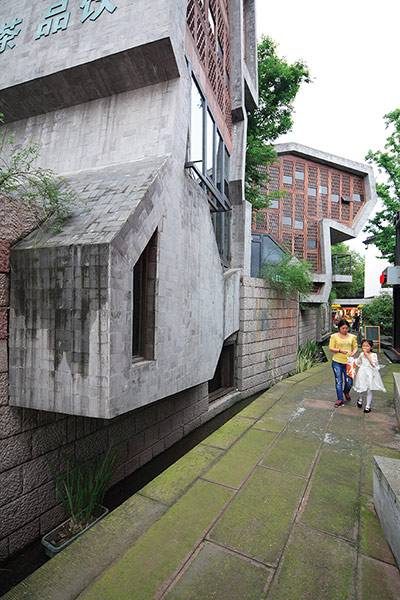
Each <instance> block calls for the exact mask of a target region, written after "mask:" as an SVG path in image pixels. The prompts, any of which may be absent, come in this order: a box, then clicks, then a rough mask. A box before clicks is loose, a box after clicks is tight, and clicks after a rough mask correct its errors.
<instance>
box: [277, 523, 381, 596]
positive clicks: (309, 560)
mask: <svg viewBox="0 0 400 600" xmlns="http://www.w3.org/2000/svg"><path fill="white" fill-rule="evenodd" d="M355 564H356V552H355V549H354V548H353V547H352V546H351V545H350V544H347V543H346V542H343V541H341V540H337V539H335V538H332V537H331V536H328V535H325V534H323V533H319V532H316V531H313V530H311V529H308V528H306V527H304V526H302V525H296V526H295V529H294V533H293V535H292V536H291V539H290V542H289V545H288V548H287V551H286V553H285V556H284V558H283V563H282V569H281V570H280V572H278V574H277V576H276V578H275V581H274V582H273V586H272V589H271V591H270V593H269V595H268V600H350V598H352V592H353V572H354V569H355ZM375 600H378V597H376V598H375ZM382 600H383V599H382Z"/></svg>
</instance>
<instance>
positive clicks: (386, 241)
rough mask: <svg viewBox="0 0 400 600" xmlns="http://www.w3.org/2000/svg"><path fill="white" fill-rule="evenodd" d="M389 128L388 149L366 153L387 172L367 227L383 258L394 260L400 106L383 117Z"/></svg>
mask: <svg viewBox="0 0 400 600" xmlns="http://www.w3.org/2000/svg"><path fill="white" fill-rule="evenodd" d="M384 120H385V125H386V129H390V130H391V132H390V134H389V136H388V138H387V140H386V144H385V149H384V150H378V151H377V152H372V150H370V151H369V152H368V154H367V157H366V158H367V160H368V162H370V163H371V164H373V165H375V166H377V167H378V170H379V173H383V174H384V176H385V177H384V183H382V182H380V183H377V185H376V191H377V194H378V196H379V198H380V200H381V205H382V206H383V209H382V210H379V211H378V212H377V213H376V215H375V216H374V217H373V218H372V219H371V220H370V221H369V223H368V225H367V227H366V231H367V232H369V233H371V234H372V236H373V241H374V244H375V245H376V247H377V248H378V249H379V250H380V251H381V254H382V256H383V257H384V258H386V259H388V260H389V261H390V262H391V263H393V262H394V249H395V238H396V236H395V226H394V219H395V216H396V214H397V211H399V210H400V108H397V109H396V110H394V111H392V112H390V113H388V114H387V115H385V117H384Z"/></svg>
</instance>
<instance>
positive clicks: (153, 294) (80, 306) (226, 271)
mask: <svg viewBox="0 0 400 600" xmlns="http://www.w3.org/2000/svg"><path fill="white" fill-rule="evenodd" d="M81 4H82V3H80V2H77V1H75V0H74V1H72V0H69V2H68V1H65V2H64V1H63V2H54V1H53V2H52V1H51V0H48V1H46V0H43V1H41V2H39V3H37V2H36V3H32V2H30V1H29V0H17V1H15V0H5V1H4V2H2V3H1V6H0V25H1V27H3V29H4V35H3V37H2V41H1V43H0V63H1V66H2V68H0V112H2V113H4V115H5V120H6V132H7V134H8V133H9V134H11V135H12V136H13V139H14V141H15V144H16V145H27V144H30V143H37V144H38V145H39V146H40V151H41V153H40V165H41V166H42V167H48V168H51V169H53V170H54V171H55V172H56V173H57V174H59V175H62V176H64V177H65V178H66V179H67V181H68V183H69V185H70V186H71V188H73V190H74V191H75V192H76V194H77V197H78V199H79V202H78V205H77V207H76V208H75V209H74V213H73V215H72V216H71V217H70V218H69V219H68V220H67V222H66V223H65V224H64V226H63V228H62V231H61V232H59V233H57V234H56V233H54V232H53V231H52V230H50V229H43V228H41V229H35V228H36V226H37V224H38V220H40V214H34V213H32V212H31V211H30V209H29V208H27V207H26V206H25V205H24V204H23V197H21V198H18V197H17V196H16V197H13V198H5V197H1V199H0V227H1V228H0V303H1V308H0V338H1V339H0V386H1V387H0V457H1V458H0V560H2V559H5V558H7V557H8V556H10V555H12V554H14V553H15V552H18V551H19V550H20V549H22V548H23V547H24V546H26V545H27V544H29V543H30V542H31V541H32V540H34V539H36V538H38V537H39V536H40V535H43V534H44V533H46V532H47V531H48V530H49V529H51V528H52V527H53V526H54V525H56V524H58V523H59V522H60V520H62V518H63V512H62V509H61V507H60V506H59V505H58V504H57V500H56V498H55V494H54V477H55V476H56V475H57V473H59V472H60V470H62V469H63V467H64V466H65V464H66V460H67V459H69V460H72V461H84V460H89V459H91V458H93V457H95V456H97V455H99V454H101V453H103V452H104V451H105V449H106V448H108V447H110V446H111V447H112V448H114V449H115V450H116V452H117V465H116V469H115V473H114V479H113V481H114V482H117V481H119V480H121V479H123V478H124V477H126V476H127V475H129V474H131V473H132V472H133V471H135V470H136V469H137V468H138V467H140V466H141V465H143V464H144V463H146V462H147V461H149V460H151V459H152V458H153V457H155V456H156V455H158V454H159V453H161V452H162V451H163V450H164V449H166V448H168V447H169V446H171V445H172V444H174V443H175V442H176V441H177V440H179V439H180V438H182V437H183V436H184V435H186V434H187V433H188V432H190V431H191V430H192V429H194V428H195V427H197V426H199V425H200V424H201V423H203V422H205V421H207V420H208V419H210V418H212V417H213V416H214V415H215V414H217V413H218V412H220V411H222V410H224V409H225V408H226V407H227V406H230V405H231V404H232V402H236V401H237V400H239V399H240V397H241V392H240V389H239V388H240V387H241V386H240V382H239V380H238V377H239V371H238V370H236V365H237V362H238V348H239V341H243V340H239V330H240V313H239V303H240V287H241V277H242V275H243V274H244V273H247V274H248V273H249V268H250V223H251V211H250V208H249V206H248V204H247V203H246V202H245V199H244V167H245V165H244V159H245V140H246V123H247V120H246V113H247V111H248V110H249V109H250V108H252V107H254V106H255V105H256V104H257V68H256V37H255V14H254V1H253V0H229V1H228V0H190V1H189V2H187V1H186V0H174V1H171V0H154V1H152V2H148V1H147V0H136V1H135V2H131V0H113V1H112V2H108V3H106V4H103V3H96V2H87V3H84V4H82V5H81ZM32 56H35V60H34V61H32ZM6 66H7V68H5V67H6ZM0 151H1V152H3V153H4V152H5V151H6V150H5V148H2V149H0Z"/></svg>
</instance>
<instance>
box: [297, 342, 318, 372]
mask: <svg viewBox="0 0 400 600" xmlns="http://www.w3.org/2000/svg"><path fill="white" fill-rule="evenodd" d="M318 362H320V349H319V345H318V344H317V342H313V341H308V342H305V344H303V345H302V346H300V348H299V349H298V351H297V373H302V372H303V371H308V369H311V367H312V366H313V365H315V363H318Z"/></svg>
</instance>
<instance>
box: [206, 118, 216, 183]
mask: <svg viewBox="0 0 400 600" xmlns="http://www.w3.org/2000/svg"><path fill="white" fill-rule="evenodd" d="M214 130H215V127H214V121H213V118H212V116H211V115H210V113H209V111H207V168H206V174H207V176H208V177H209V178H210V179H214Z"/></svg>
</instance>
